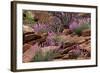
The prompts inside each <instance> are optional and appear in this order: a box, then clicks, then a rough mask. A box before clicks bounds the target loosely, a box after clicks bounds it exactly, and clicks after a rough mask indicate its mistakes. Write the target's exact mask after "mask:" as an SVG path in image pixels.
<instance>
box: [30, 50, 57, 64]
mask: <svg viewBox="0 0 100 73" xmlns="http://www.w3.org/2000/svg"><path fill="white" fill-rule="evenodd" d="M54 54H55V53H54V51H53V50H50V51H47V52H45V53H43V52H42V51H41V50H39V51H38V52H37V53H36V55H35V56H34V58H33V60H32V62H40V61H50V60H52V59H53V57H54Z"/></svg>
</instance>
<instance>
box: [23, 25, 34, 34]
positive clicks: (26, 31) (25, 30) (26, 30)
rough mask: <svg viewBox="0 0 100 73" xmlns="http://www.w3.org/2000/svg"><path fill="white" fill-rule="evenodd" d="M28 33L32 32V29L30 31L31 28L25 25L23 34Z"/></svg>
mask: <svg viewBox="0 0 100 73" xmlns="http://www.w3.org/2000/svg"><path fill="white" fill-rule="evenodd" d="M29 32H32V33H33V32H34V29H32V28H31V27H29V26H27V25H23V33H24V34H25V33H29Z"/></svg>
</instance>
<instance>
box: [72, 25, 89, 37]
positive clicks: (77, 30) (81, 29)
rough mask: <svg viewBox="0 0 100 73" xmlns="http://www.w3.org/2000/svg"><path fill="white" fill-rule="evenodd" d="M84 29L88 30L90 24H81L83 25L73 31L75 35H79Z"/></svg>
mask: <svg viewBox="0 0 100 73" xmlns="http://www.w3.org/2000/svg"><path fill="white" fill-rule="evenodd" d="M84 29H90V24H83V25H81V26H80V27H78V28H76V29H74V30H73V31H74V32H75V33H76V34H78V35H81V32H82V31H83V30H84Z"/></svg>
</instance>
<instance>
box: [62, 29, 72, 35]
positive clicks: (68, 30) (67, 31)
mask: <svg viewBox="0 0 100 73" xmlns="http://www.w3.org/2000/svg"><path fill="white" fill-rule="evenodd" d="M71 33H72V31H71V30H70V29H64V30H63V34H65V35H68V34H71Z"/></svg>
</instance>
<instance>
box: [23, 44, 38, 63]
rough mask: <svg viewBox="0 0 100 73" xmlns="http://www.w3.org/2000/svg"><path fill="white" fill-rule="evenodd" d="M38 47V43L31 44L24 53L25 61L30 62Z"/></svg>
mask: <svg viewBox="0 0 100 73" xmlns="http://www.w3.org/2000/svg"><path fill="white" fill-rule="evenodd" d="M38 49H39V47H38V44H37V43H36V44H35V45H34V46H31V47H30V49H28V50H27V51H25V52H24V53H23V63H27V62H30V61H31V60H32V59H33V58H34V56H35V54H36V52H37V51H38Z"/></svg>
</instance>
